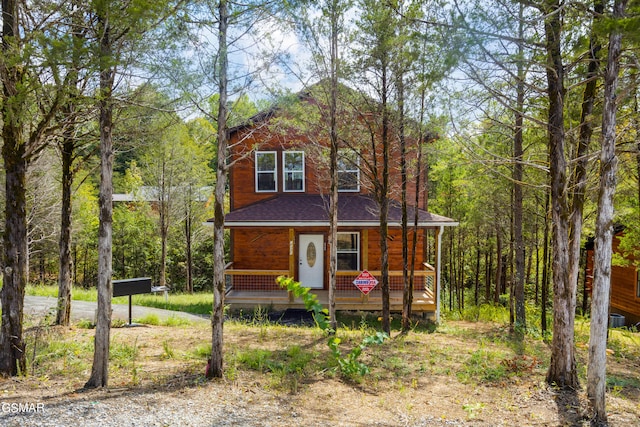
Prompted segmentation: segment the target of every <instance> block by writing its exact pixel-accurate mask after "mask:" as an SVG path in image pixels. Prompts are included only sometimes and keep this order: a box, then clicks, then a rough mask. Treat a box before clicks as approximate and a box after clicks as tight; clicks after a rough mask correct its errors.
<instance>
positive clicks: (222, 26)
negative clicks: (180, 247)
mask: <svg viewBox="0 0 640 427" xmlns="http://www.w3.org/2000/svg"><path fill="white" fill-rule="evenodd" d="M218 14H219V16H218V30H219V33H218V49H219V55H218V64H217V66H218V69H217V72H218V79H219V80H218V81H219V95H220V97H219V101H218V159H217V160H218V167H217V171H216V189H215V197H214V202H213V208H214V220H213V263H214V267H213V313H212V316H211V326H212V335H211V360H210V363H209V365H208V366H209V369H207V378H222V375H223V374H224V370H223V344H224V340H223V329H224V294H225V281H224V266H225V259H224V199H225V193H226V184H227V144H228V139H229V129H228V126H227V117H228V114H227V27H228V23H229V15H228V9H227V0H221V1H220V3H219V4H218Z"/></svg>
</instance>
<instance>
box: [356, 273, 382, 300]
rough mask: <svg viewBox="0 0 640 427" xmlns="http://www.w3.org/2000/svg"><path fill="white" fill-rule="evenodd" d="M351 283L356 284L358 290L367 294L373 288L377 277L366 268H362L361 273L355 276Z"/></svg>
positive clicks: (376, 282)
mask: <svg viewBox="0 0 640 427" xmlns="http://www.w3.org/2000/svg"><path fill="white" fill-rule="evenodd" d="M353 284H354V285H356V288H358V289H360V292H362V293H363V294H365V295H367V294H368V293H369V292H371V291H372V290H373V288H375V287H376V285H377V284H378V279H376V278H375V277H373V275H372V274H371V273H369V272H368V271H367V270H364V271H363V272H362V273H360V274H359V275H358V277H356V280H354V281H353Z"/></svg>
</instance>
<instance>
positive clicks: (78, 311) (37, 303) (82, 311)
mask: <svg viewBox="0 0 640 427" xmlns="http://www.w3.org/2000/svg"><path fill="white" fill-rule="evenodd" d="M56 304H57V300H56V298H52V297H38V296H29V295H27V296H25V297H24V314H25V315H28V316H44V315H46V314H47V313H48V312H49V311H50V310H51V311H52V312H55V308H56ZM111 307H112V309H113V314H112V316H111V318H112V319H121V320H124V321H128V320H129V305H127V304H112V305H111ZM131 311H132V317H133V319H134V320H135V319H139V318H143V317H145V316H147V315H149V314H155V315H156V316H158V319H160V320H161V321H162V320H166V319H168V318H169V317H180V318H183V319H187V320H190V321H192V322H209V318H208V317H201V316H196V315H194V314H191V313H184V312H181V311H171V310H163V309H160V308H153V307H143V306H139V305H134V306H133V307H132V310H131ZM95 313H96V303H95V302H88V301H72V302H71V319H72V320H76V321H77V320H90V321H95Z"/></svg>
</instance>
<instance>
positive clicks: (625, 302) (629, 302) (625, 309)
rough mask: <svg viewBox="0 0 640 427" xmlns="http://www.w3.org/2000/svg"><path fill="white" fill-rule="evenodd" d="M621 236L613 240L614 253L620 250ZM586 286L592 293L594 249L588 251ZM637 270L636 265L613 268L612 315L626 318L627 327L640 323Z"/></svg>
mask: <svg viewBox="0 0 640 427" xmlns="http://www.w3.org/2000/svg"><path fill="white" fill-rule="evenodd" d="M619 242H620V241H619V234H617V235H616V236H615V237H614V239H613V244H612V246H613V251H614V252H615V253H620V252H619V249H618V245H619ZM586 264H587V265H586V282H585V285H586V286H587V289H588V290H589V293H590V291H591V286H592V283H593V249H589V250H588V251H587V263H586ZM637 274H638V273H637V268H636V267H635V266H634V265H628V266H617V265H614V266H612V267H611V310H610V311H611V313H618V314H622V315H624V316H625V321H626V324H627V325H630V324H635V323H637V322H640V298H638V296H637V294H636V292H637Z"/></svg>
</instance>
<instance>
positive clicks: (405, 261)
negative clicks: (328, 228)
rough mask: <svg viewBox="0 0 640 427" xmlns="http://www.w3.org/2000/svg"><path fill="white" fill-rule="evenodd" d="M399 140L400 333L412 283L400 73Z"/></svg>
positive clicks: (407, 319)
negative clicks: (400, 230) (400, 215)
mask: <svg viewBox="0 0 640 427" xmlns="http://www.w3.org/2000/svg"><path fill="white" fill-rule="evenodd" d="M397 84H398V87H397V91H398V110H399V114H400V117H399V123H398V134H399V139H400V176H401V188H402V190H401V195H400V197H401V208H402V224H401V227H402V279H403V280H402V284H403V288H402V331H403V332H408V331H409V329H411V304H413V281H412V280H410V277H409V227H408V225H409V224H408V223H409V215H408V212H407V142H406V139H405V134H404V120H405V118H404V78H403V76H402V73H400V75H399V76H398V79H397ZM412 270H413V268H412Z"/></svg>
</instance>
